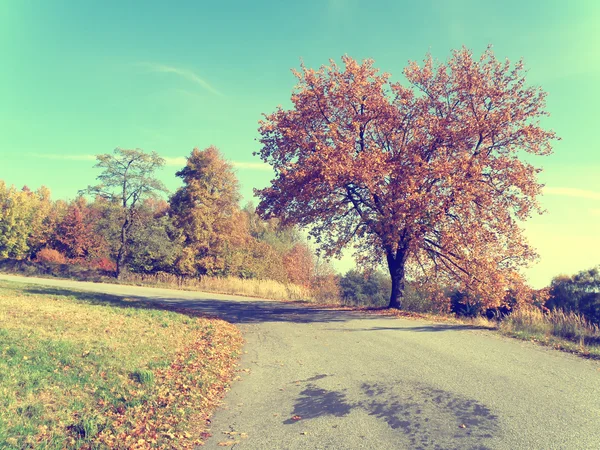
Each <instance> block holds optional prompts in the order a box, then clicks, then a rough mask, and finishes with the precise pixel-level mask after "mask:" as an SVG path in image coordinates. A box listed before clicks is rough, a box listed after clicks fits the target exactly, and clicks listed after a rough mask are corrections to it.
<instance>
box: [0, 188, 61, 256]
mask: <svg viewBox="0 0 600 450" xmlns="http://www.w3.org/2000/svg"><path fill="white" fill-rule="evenodd" d="M50 209H51V202H50V191H49V190H48V189H47V188H46V187H44V186H42V187H41V188H40V189H38V190H37V191H35V192H33V191H31V190H30V189H29V188H28V187H27V186H24V187H23V189H21V190H17V189H16V188H15V187H14V186H10V187H8V186H6V184H5V183H4V181H2V180H0V258H13V259H26V258H29V257H31V256H32V254H33V253H35V251H37V250H39V248H41V247H42V245H43V242H42V241H43V240H44V239H45V238H46V235H47V231H48V230H47V228H46V216H47V213H48V211H49V210H50Z"/></svg>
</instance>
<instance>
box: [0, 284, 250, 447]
mask: <svg viewBox="0 0 600 450" xmlns="http://www.w3.org/2000/svg"><path fill="white" fill-rule="evenodd" d="M65 294H66V295H65ZM216 330H217V331H218V332H219V333H220V334H219V336H218V339H220V342H219V345H220V347H219V349H220V353H219V357H218V358H215V361H214V362H211V363H210V364H213V365H215V367H214V371H216V372H217V373H219V374H220V373H225V372H227V370H225V369H228V370H229V369H230V368H231V367H232V365H233V361H234V358H235V357H236V355H237V351H238V349H239V345H240V342H241V339H240V338H239V333H237V330H235V329H234V328H233V326H231V325H230V324H227V323H225V322H222V321H218V320H208V319H199V318H195V317H190V316H189V315H186V314H182V313H177V312H173V311H166V310H157V309H152V308H150V307H146V306H145V305H143V304H139V303H135V302H129V301H128V299H121V298H118V297H113V296H108V295H98V294H84V293H77V292H72V293H69V292H64V291H59V290H53V289H51V288H43V287H34V286H25V285H20V284H17V283H8V282H0V448H6V449H24V448H48V449H54V448H56V449H62V448H65V447H67V448H81V447H83V448H96V445H100V444H101V443H103V442H104V443H106V442H109V438H110V436H119V435H121V436H122V437H123V438H124V437H126V435H127V429H128V428H134V426H133V424H132V423H127V422H126V420H130V421H135V420H137V419H138V418H139V417H146V415H147V414H146V412H145V409H148V408H150V405H152V408H151V410H152V411H154V410H156V411H155V412H156V414H158V415H159V416H161V415H165V416H166V417H171V416H172V415H173V414H171V413H173V411H170V409H173V410H174V409H176V408H180V407H181V405H182V404H184V405H185V404H186V402H185V399H182V401H179V400H178V401H174V400H173V401H172V400H168V401H164V399H163V397H165V398H167V399H170V398H171V397H169V395H170V393H171V392H173V391H174V390H176V389H177V386H178V385H177V383H178V380H179V378H181V376H183V374H182V375H180V374H178V373H177V371H173V370H171V369H170V366H171V365H172V363H173V361H175V360H177V361H178V364H179V365H178V367H181V361H180V359H181V355H182V354H185V355H186V357H187V358H188V359H189V358H190V357H192V356H193V355H197V354H201V353H202V351H204V349H205V348H209V347H210V346H211V345H212V343H213V342H212V337H213V336H214V335H215V333H216ZM190 349H192V350H190ZM211 351H213V350H211ZM183 363H184V364H185V363H186V362H185V361H184V362H183ZM210 364H208V363H206V364H202V365H201V366H198V368H196V369H195V368H194V367H192V366H190V373H191V374H192V375H194V376H197V378H198V377H200V378H201V377H202V376H205V377H206V380H202V379H200V378H198V380H197V381H198V382H196V383H195V386H196V387H197V390H199V389H201V388H202V389H204V390H206V389H208V390H210V383H205V382H206V381H207V380H212V379H215V377H214V373H213V370H212V369H213V368H212V367H211V366H210ZM194 370H196V372H194ZM200 371H201V373H200ZM223 382H226V380H223ZM205 384H207V385H206V386H204V385H205ZM222 384H223V383H219V386H218V389H222ZM198 393H199V394H200V391H198ZM201 394H202V395H204V396H206V395H207V392H204V391H203V392H201ZM190 395H191V396H192V397H193V395H194V392H192V393H191V394H190ZM158 400H160V401H158ZM182 402H183V403H182ZM158 404H160V405H163V409H164V410H161V409H160V405H159V406H156V405H158ZM199 406H201V405H199ZM180 409H181V408H180ZM184 409H185V408H184ZM190 413H191V412H190ZM167 422H168V421H167ZM184 428H185V427H184V426H183V425H182V426H181V427H179V428H177V427H176V426H175V425H174V426H173V430H175V431H177V430H179V429H181V430H183V429H184ZM169 430H170V431H168V432H166V433H167V434H168V433H171V431H172V430H171V429H169ZM123 433H125V434H123ZM147 438H148V439H149V442H151V441H152V440H154V441H156V442H160V440H161V439H162V438H161V435H160V433H154V434H153V435H151V436H149V437H147ZM165 439H167V438H165ZM115 442H116V443H115V445H117V446H119V444H118V442H119V441H115ZM123 445H124V447H127V445H125V444H123Z"/></svg>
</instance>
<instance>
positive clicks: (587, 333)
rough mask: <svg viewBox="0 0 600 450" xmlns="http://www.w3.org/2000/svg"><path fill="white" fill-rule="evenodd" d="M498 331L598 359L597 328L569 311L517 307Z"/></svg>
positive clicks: (599, 352) (598, 340) (599, 331)
mask: <svg viewBox="0 0 600 450" xmlns="http://www.w3.org/2000/svg"><path fill="white" fill-rule="evenodd" d="M499 329H500V331H501V332H502V333H504V334H506V335H509V336H513V337H517V338H521V339H527V340H534V341H537V342H540V343H543V344H546V345H551V346H553V347H556V348H560V349H564V350H568V351H573V352H576V353H580V354H583V355H586V356H592V357H600V329H599V328H598V326H597V325H595V324H592V323H590V322H588V321H587V320H586V319H585V318H584V317H583V316H581V315H579V314H576V313H573V312H564V311H562V310H553V311H549V312H543V311H541V310H540V309H538V308H534V307H526V308H519V309H517V310H515V311H514V312H513V313H512V314H511V315H510V316H509V317H508V318H506V320H504V321H502V322H501V323H500V327H499Z"/></svg>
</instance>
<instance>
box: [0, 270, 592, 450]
mask: <svg viewBox="0 0 600 450" xmlns="http://www.w3.org/2000/svg"><path fill="white" fill-rule="evenodd" d="M0 279H5V280H15V281H17V280H18V281H20V282H27V283H34V284H39V285H46V286H50V287H40V286H32V287H31V288H30V290H31V291H33V292H38V293H40V292H56V291H57V290H61V289H65V288H67V289H70V288H75V289H79V290H86V291H95V292H104V293H110V294H116V295H126V296H136V297H140V298H145V299H148V300H151V301H159V302H163V303H173V304H179V305H182V306H184V305H185V306H188V307H191V308H195V309H198V310H201V311H205V312H207V313H210V314H215V315H219V316H221V317H222V318H223V319H225V320H228V321H231V322H233V323H236V324H237V325H239V327H240V328H241V329H242V331H243V333H244V335H245V338H246V341H247V343H246V347H245V351H246V353H245V354H244V355H243V357H242V360H241V367H242V371H241V372H240V379H239V380H238V381H236V382H235V383H234V385H233V388H232V389H231V391H230V392H229V393H228V395H227V397H226V398H225V403H224V405H223V407H222V408H221V409H219V410H218V411H217V413H216V414H215V416H214V417H213V422H212V430H211V431H212V433H213V437H212V438H210V439H209V440H208V441H207V443H206V445H205V447H204V448H208V449H212V448H227V447H230V448H235V449H236V450H238V449H261V450H262V449H306V450H310V449H461V450H462V449H511V450H512V449H569V450H571V449H600V362H598V361H593V360H587V359H584V358H581V357H577V356H573V355H569V354H566V353H562V352H559V351H556V350H552V349H549V348H545V347H541V346H537V345H535V344H532V343H529V342H523V341H518V340H513V339H509V338H505V337H502V336H500V335H498V334H496V333H493V332H488V331H483V330H477V329H473V328H470V327H468V326H460V325H444V324H435V323H430V322H427V321H420V320H404V319H395V318H386V317H378V316H372V315H365V314H361V313H357V312H347V311H332V310H327V309H320V308H316V307H306V306H299V305H294V304H285V303H279V302H273V301H263V300H257V299H251V298H242V297H235V296H228V295H217V294H210V293H200V292H185V291H175V290H167V289H152V288H140V287H130V286H117V285H108V284H95V283H80V282H72V281H59V280H47V279H33V278H28V279H25V278H21V277H12V276H6V275H0ZM228 441H229V442H230V443H231V442H234V441H235V442H237V443H235V444H231V445H228V446H227V447H223V446H219V443H221V444H222V443H226V442H228Z"/></svg>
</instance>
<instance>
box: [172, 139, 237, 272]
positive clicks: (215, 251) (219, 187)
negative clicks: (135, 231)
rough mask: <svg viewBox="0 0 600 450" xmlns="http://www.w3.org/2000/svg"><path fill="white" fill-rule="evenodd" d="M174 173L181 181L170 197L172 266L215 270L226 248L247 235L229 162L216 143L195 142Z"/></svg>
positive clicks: (183, 269) (219, 269) (220, 267)
mask: <svg viewBox="0 0 600 450" xmlns="http://www.w3.org/2000/svg"><path fill="white" fill-rule="evenodd" d="M176 175H177V176H178V177H180V178H182V179H183V182H184V186H183V187H181V188H179V189H178V190H177V192H176V193H175V194H174V195H173V197H172V198H171V201H170V204H171V215H172V218H173V224H174V225H175V227H176V228H178V229H179V230H180V232H181V233H182V239H183V251H182V256H181V257H180V258H179V261H178V263H177V265H178V270H179V271H180V272H181V273H183V274H185V275H196V274H200V275H203V274H221V273H223V271H224V270H225V268H226V264H227V258H226V255H227V254H228V252H231V250H232V247H233V248H235V247H238V246H241V245H243V243H244V242H245V240H246V239H247V238H248V232H247V226H245V227H244V226H242V225H243V224H245V221H244V220H243V217H242V215H241V212H240V209H239V205H238V202H239V199H240V195H239V188H238V181H237V178H236V176H235V173H234V172H233V167H232V166H231V164H229V163H228V162H227V161H225V159H223V156H222V155H221V152H220V151H219V150H218V149H217V148H216V147H214V146H211V147H208V148H206V149H204V150H199V149H197V148H195V149H194V150H193V151H192V153H191V154H190V156H189V157H188V158H187V163H186V166H185V167H184V168H183V169H181V170H180V171H179V172H177V173H176Z"/></svg>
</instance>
